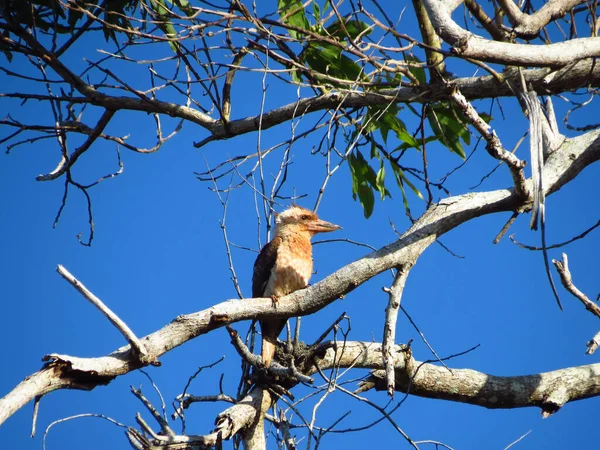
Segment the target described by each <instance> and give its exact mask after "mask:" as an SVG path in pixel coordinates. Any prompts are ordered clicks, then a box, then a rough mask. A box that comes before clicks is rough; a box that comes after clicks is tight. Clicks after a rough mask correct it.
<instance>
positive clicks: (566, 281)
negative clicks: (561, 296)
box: [552, 253, 600, 319]
mask: <svg viewBox="0 0 600 450" xmlns="http://www.w3.org/2000/svg"><path fill="white" fill-rule="evenodd" d="M552 263H553V264H554V265H555V266H556V270H557V271H558V274H559V275H560V280H561V281H562V284H563V286H564V287H565V289H566V290H567V291H569V292H570V293H571V294H573V296H574V297H576V298H577V299H578V300H579V301H580V302H581V303H583V306H585V309H587V310H588V311H589V312H591V313H592V314H593V315H595V316H596V317H598V318H599V319H600V306H598V305H596V304H595V303H594V302H592V301H591V300H590V299H589V298H588V296H587V295H585V294H584V293H583V292H581V291H580V290H579V289H577V286H575V284H574V283H573V277H572V276H571V271H570V270H569V259H568V258H567V254H566V253H563V254H562V261H557V260H556V259H553V260H552Z"/></svg>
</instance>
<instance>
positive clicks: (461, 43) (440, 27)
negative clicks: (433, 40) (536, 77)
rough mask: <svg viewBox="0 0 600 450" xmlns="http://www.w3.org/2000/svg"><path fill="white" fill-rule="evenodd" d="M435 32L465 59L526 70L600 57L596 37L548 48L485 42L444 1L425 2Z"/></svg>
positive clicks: (599, 42) (599, 43)
mask: <svg viewBox="0 0 600 450" xmlns="http://www.w3.org/2000/svg"><path fill="white" fill-rule="evenodd" d="M423 4H424V5H425V8H427V12H428V14H429V18H430V19H431V23H432V24H433V27H434V28H435V30H436V33H437V34H438V35H439V36H440V37H441V38H442V39H443V40H444V41H446V42H447V43H448V44H450V45H451V46H453V51H454V52H455V53H456V54H457V55H459V56H461V57H464V58H473V59H477V60H480V61H484V62H492V63H500V64H508V65H512V66H523V67H531V66H537V67H549V66H566V65H568V64H571V63H572V62H573V61H578V60H580V59H585V58H593V57H597V56H600V41H599V40H598V39H595V38H581V39H571V40H569V41H567V42H559V43H556V44H548V45H528V44H513V43H507V42H498V41H491V40H488V39H484V38H482V37H480V36H477V35H475V34H473V33H471V32H469V31H466V30H465V29H463V28H462V27H460V26H459V25H458V24H457V23H456V22H455V21H454V20H452V17H451V13H450V11H449V9H448V6H447V3H446V2H445V1H443V0H423Z"/></svg>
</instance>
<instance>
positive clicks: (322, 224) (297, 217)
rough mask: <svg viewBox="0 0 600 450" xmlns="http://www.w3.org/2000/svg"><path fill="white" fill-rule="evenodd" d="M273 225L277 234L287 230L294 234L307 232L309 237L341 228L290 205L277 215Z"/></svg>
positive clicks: (308, 211)
mask: <svg viewBox="0 0 600 450" xmlns="http://www.w3.org/2000/svg"><path fill="white" fill-rule="evenodd" d="M275 225H276V227H277V234H280V233H281V232H284V231H287V230H289V231H294V232H303V231H304V232H308V233H309V234H310V235H311V236H313V235H315V234H317V233H326V232H329V231H335V230H339V229H340V228H342V227H340V226H339V225H335V224H333V223H330V222H326V221H324V220H321V219H319V216H317V214H316V213H314V212H312V211H310V210H308V209H305V208H302V207H300V206H297V205H292V206H290V207H289V208H288V209H286V210H285V211H282V212H281V213H279V214H277V215H276V217H275Z"/></svg>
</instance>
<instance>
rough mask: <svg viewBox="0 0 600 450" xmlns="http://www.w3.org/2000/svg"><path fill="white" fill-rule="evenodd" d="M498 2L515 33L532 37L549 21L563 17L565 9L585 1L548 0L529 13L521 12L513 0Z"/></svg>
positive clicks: (500, 0)
mask: <svg viewBox="0 0 600 450" xmlns="http://www.w3.org/2000/svg"><path fill="white" fill-rule="evenodd" d="M498 3H500V6H501V7H502V9H503V10H504V12H505V13H506V17H508V20H510V23H511V24H512V25H513V27H514V32H515V33H517V34H518V35H519V36H522V37H530V38H533V37H535V36H537V35H538V34H539V32H540V30H541V29H542V28H544V27H545V26H546V25H548V24H549V23H550V22H552V21H553V20H556V19H559V18H561V17H563V16H564V15H565V14H566V13H567V11H569V10H571V9H573V8H574V7H575V6H577V5H580V4H581V3H585V0H550V1H549V2H548V3H546V4H544V6H542V7H541V8H540V9H539V10H538V11H536V12H535V13H533V14H531V15H529V14H524V13H522V12H521V10H520V9H519V7H518V6H517V5H516V4H515V2H514V1H513V0H498Z"/></svg>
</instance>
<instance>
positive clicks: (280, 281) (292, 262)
mask: <svg viewBox="0 0 600 450" xmlns="http://www.w3.org/2000/svg"><path fill="white" fill-rule="evenodd" d="M297 244H298V243H297V242H285V243H283V244H282V245H281V246H280V248H279V251H278V252H277V260H276V262H275V265H274V266H273V269H272V270H271V276H270V277H269V281H268V283H267V288H266V289H265V295H275V296H277V297H282V296H284V295H287V294H290V293H292V292H294V291H296V290H298V289H303V288H305V287H306V286H307V285H308V281H309V280H310V277H311V275H312V271H313V261H312V252H311V247H310V241H308V246H306V245H300V246H298V245H297Z"/></svg>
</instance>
